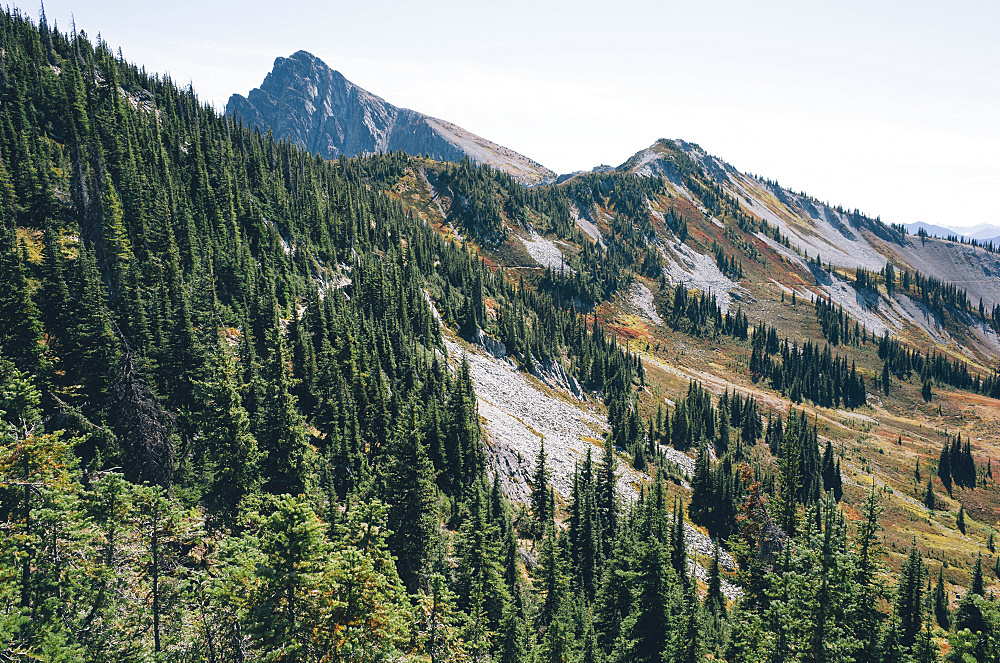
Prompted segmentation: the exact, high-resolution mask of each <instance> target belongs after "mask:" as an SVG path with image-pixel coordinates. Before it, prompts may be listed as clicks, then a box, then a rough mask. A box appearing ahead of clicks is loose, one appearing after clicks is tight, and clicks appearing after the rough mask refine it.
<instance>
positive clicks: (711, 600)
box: [705, 541, 726, 615]
mask: <svg viewBox="0 0 1000 663" xmlns="http://www.w3.org/2000/svg"><path fill="white" fill-rule="evenodd" d="M705 607H706V608H707V609H708V611H709V612H711V613H712V614H713V615H718V614H722V615H724V614H725V613H726V599H725V597H724V596H723V595H722V574H721V573H720V570H719V542H718V541H716V542H715V546H714V549H713V551H712V563H711V565H709V567H708V592H707V593H706V594H705Z"/></svg>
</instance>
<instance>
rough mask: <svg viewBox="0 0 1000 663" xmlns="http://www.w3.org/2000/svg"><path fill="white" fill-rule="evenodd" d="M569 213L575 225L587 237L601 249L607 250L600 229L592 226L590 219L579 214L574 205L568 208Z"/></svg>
mask: <svg viewBox="0 0 1000 663" xmlns="http://www.w3.org/2000/svg"><path fill="white" fill-rule="evenodd" d="M569 213H570V214H571V215H572V216H573V221H575V222H576V225H578V226H580V230H582V231H583V232H585V233H587V235H588V236H589V237H590V238H591V239H592V240H594V241H595V242H597V243H598V244H600V245H601V248H602V249H606V248H608V247H607V245H605V244H604V235H602V234H601V229H600V228H598V227H597V226H596V225H594V223H593V222H591V220H590V219H588V218H587V217H585V216H583V215H582V214H580V210H579V209H577V207H576V205H571V206H570V208H569Z"/></svg>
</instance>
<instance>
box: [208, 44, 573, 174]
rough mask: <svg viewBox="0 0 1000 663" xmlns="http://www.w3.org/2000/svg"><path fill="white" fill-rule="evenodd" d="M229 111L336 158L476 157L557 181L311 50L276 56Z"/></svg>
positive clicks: (475, 159) (509, 152) (510, 170)
mask: <svg viewBox="0 0 1000 663" xmlns="http://www.w3.org/2000/svg"><path fill="white" fill-rule="evenodd" d="M226 113H227V114H229V115H235V116H238V117H240V118H242V119H243V121H244V122H246V123H248V124H251V125H254V126H256V127H259V128H260V129H261V131H266V130H267V129H268V128H270V129H271V131H272V132H273V133H274V135H275V137H277V138H284V137H288V138H290V139H291V140H292V141H294V142H295V143H296V144H298V145H299V146H301V147H303V148H305V149H306V150H309V151H310V152H312V153H314V154H319V155H320V156H323V157H326V158H328V159H333V158H336V157H338V156H341V155H343V156H348V157H350V156H357V155H359V154H371V153H375V152H393V151H397V150H399V151H402V152H406V153H407V154H411V155H414V156H418V155H423V154H426V155H428V156H430V157H431V158H433V159H437V160H440V161H461V160H462V158H463V157H468V158H469V159H470V160H472V161H473V162H475V163H479V164H489V165H491V166H494V167H496V168H499V169H501V170H505V171H507V172H508V173H510V174H511V175H513V176H514V177H515V178H517V179H518V180H520V181H521V182H522V183H525V184H539V183H542V182H548V181H552V180H554V179H555V173H553V172H552V171H550V170H549V169H548V168H545V167H544V166H542V165H541V164H539V163H536V162H535V161H532V160H531V159H529V158H527V157H525V156H523V155H521V154H518V153H517V152H514V151H513V150H510V149H507V148H506V147H503V146H501V145H497V144H496V143H493V142H490V141H488V140H486V139H485V138H481V137H479V136H476V135H475V134H473V133H470V132H468V131H466V130H465V129H462V128H461V127H459V126H456V125H454V124H452V123H451V122H446V121H444V120H439V119H437V118H433V117H430V116H428V115H424V114H423V113H418V112H416V111H412V110H409V109H406V108H398V107H396V106H393V105H392V104H390V103H389V102H387V101H386V100H385V99H382V98H381V97H378V96H376V95H374V94H372V93H371V92H368V91H367V90H365V89H363V88H361V87H358V86H357V85H355V84H354V83H352V82H351V81H349V80H347V79H346V78H344V76H343V75H342V74H341V73H340V72H339V71H335V70H333V69H331V68H330V67H328V66H327V65H326V63H324V62H323V61H322V60H320V59H319V58H317V57H316V56H315V55H312V54H311V53H308V52H306V51H298V52H296V53H294V54H293V55H292V56H291V57H288V58H280V57H279V58H277V59H275V61H274V69H272V71H271V72H270V73H269V74H268V75H267V77H266V78H264V82H263V83H262V84H261V86H260V87H259V88H257V89H254V90H251V91H250V94H249V95H247V96H246V97H244V96H242V95H239V94H234V95H233V96H231V97H230V98H229V103H227V104H226Z"/></svg>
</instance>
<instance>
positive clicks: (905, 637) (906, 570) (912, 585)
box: [895, 540, 927, 647]
mask: <svg viewBox="0 0 1000 663" xmlns="http://www.w3.org/2000/svg"><path fill="white" fill-rule="evenodd" d="M926 574H927V566H926V565H925V564H924V561H923V559H922V558H921V556H920V551H919V550H917V542H916V540H914V542H913V546H912V547H911V548H910V554H909V556H908V557H907V558H906V562H904V564H903V568H902V570H901V571H900V574H899V582H898V583H897V584H896V601H895V617H896V622H897V623H898V625H899V632H900V636H899V640H900V643H901V644H902V645H903V646H904V647H910V646H912V645H913V642H914V640H915V639H916V636H917V633H918V632H919V631H920V626H921V624H922V623H923V606H924V601H923V591H924V577H925V576H926Z"/></svg>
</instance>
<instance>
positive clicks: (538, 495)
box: [531, 440, 553, 539]
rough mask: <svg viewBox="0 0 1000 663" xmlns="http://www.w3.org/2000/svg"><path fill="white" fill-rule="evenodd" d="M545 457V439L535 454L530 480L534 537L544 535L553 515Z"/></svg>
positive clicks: (537, 537)
mask: <svg viewBox="0 0 1000 663" xmlns="http://www.w3.org/2000/svg"><path fill="white" fill-rule="evenodd" d="M546 458H547V457H546V455H545V440H542V441H541V444H540V446H539V448H538V455H537V456H535V473H534V474H533V475H532V481H531V517H532V522H533V527H532V532H533V534H534V536H535V538H536V539H539V538H541V537H543V536H545V532H546V531H547V530H548V526H549V525H550V524H551V522H552V516H553V514H552V513H551V512H550V511H549V469H548V467H547V465H546V462H547V461H546Z"/></svg>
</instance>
